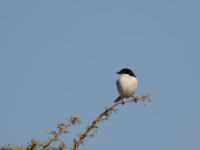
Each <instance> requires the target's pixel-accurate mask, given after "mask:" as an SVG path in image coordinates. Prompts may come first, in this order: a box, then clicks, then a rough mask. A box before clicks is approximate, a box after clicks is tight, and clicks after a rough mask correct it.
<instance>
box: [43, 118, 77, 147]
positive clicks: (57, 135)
mask: <svg viewBox="0 0 200 150" xmlns="http://www.w3.org/2000/svg"><path fill="white" fill-rule="evenodd" d="M76 123H80V119H79V118H78V117H71V119H70V122H69V123H68V124H65V125H63V126H62V128H61V129H60V130H59V131H58V132H55V133H54V137H52V138H50V139H49V141H48V142H47V143H46V144H44V145H43V147H42V149H46V148H47V147H48V146H49V145H50V144H51V143H52V142H53V141H56V140H57V139H58V137H59V135H61V134H62V133H65V131H66V129H67V128H69V127H70V126H72V125H75V124H76Z"/></svg>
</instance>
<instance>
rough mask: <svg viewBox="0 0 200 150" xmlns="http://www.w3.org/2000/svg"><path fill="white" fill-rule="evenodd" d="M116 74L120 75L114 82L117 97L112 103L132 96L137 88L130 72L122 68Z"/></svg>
mask: <svg viewBox="0 0 200 150" xmlns="http://www.w3.org/2000/svg"><path fill="white" fill-rule="evenodd" d="M117 74H119V75H120V77H119V79H118V80H117V82H116V84H117V90H118V92H119V97H118V98H117V99H116V100H115V101H114V102H119V101H120V100H123V98H129V97H131V96H133V94H134V93H135V91H136V89H137V86H138V80H137V78H136V76H135V74H134V73H133V71H132V70H130V69H128V68H124V69H122V70H120V71H119V72H117Z"/></svg>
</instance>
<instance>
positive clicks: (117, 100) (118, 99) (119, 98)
mask: <svg viewBox="0 0 200 150" xmlns="http://www.w3.org/2000/svg"><path fill="white" fill-rule="evenodd" d="M121 99H122V97H121V96H119V97H118V98H117V99H116V100H115V101H114V102H119V101H120V100H121Z"/></svg>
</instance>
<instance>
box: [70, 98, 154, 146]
mask: <svg viewBox="0 0 200 150" xmlns="http://www.w3.org/2000/svg"><path fill="white" fill-rule="evenodd" d="M138 100H141V101H142V102H144V101H146V100H148V101H150V95H149V94H144V95H143V96H142V97H140V98H139V97H135V96H133V99H131V100H126V101H120V102H117V103H115V104H114V105H112V106H110V107H108V108H106V110H105V111H104V112H102V113H101V114H100V115H99V116H98V117H97V118H96V119H95V120H94V121H93V122H92V123H91V124H90V125H89V126H88V128H87V129H86V131H85V132H84V133H83V134H81V135H80V136H79V139H78V141H76V140H74V147H73V150H78V149H79V146H80V144H83V141H84V139H85V138H86V137H88V136H89V135H88V134H89V133H90V131H91V130H93V129H96V128H98V127H97V126H96V124H97V123H99V122H100V121H103V120H106V119H107V117H109V116H110V114H111V113H112V112H113V111H116V109H115V107H116V106H117V105H120V104H121V105H125V104H127V103H131V102H135V103H137V101H138Z"/></svg>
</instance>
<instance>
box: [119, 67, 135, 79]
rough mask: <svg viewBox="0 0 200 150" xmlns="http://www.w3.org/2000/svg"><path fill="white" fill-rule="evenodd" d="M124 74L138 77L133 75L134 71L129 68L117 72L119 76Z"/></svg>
mask: <svg viewBox="0 0 200 150" xmlns="http://www.w3.org/2000/svg"><path fill="white" fill-rule="evenodd" d="M123 73H124V74H128V75H130V76H132V77H136V76H135V74H134V73H133V71H132V70H131V69H128V68H124V69H122V70H120V71H118V72H117V74H123Z"/></svg>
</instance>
